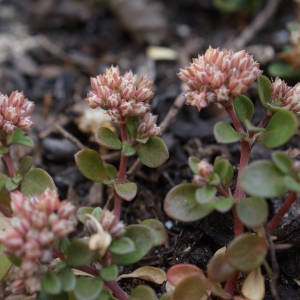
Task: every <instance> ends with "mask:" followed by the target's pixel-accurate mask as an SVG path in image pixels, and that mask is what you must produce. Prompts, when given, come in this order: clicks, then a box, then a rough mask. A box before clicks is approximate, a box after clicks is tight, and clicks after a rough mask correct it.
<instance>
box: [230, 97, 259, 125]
mask: <svg viewBox="0 0 300 300" xmlns="http://www.w3.org/2000/svg"><path fill="white" fill-rule="evenodd" d="M233 105H234V110H235V112H236V115H237V117H238V119H239V120H240V121H241V122H242V123H243V124H245V121H246V120H248V121H251V119H252V116H253V112H254V105H253V102H252V101H251V100H250V99H249V98H248V97H246V96H244V95H238V96H236V97H235V98H234V99H233Z"/></svg>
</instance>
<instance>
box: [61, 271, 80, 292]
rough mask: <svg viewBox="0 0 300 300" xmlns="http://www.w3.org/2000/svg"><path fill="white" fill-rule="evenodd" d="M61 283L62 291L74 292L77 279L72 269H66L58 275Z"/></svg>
mask: <svg viewBox="0 0 300 300" xmlns="http://www.w3.org/2000/svg"><path fill="white" fill-rule="evenodd" d="M57 276H58V279H59V280H60V282H61V286H62V290H63V291H64V292H69V291H73V290H74V288H75V286H76V277H75V275H74V274H73V272H72V270H71V269H70V268H64V269H62V270H61V271H59V272H58V274H57Z"/></svg>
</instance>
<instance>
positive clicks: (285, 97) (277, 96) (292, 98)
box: [271, 77, 300, 116]
mask: <svg viewBox="0 0 300 300" xmlns="http://www.w3.org/2000/svg"><path fill="white" fill-rule="evenodd" d="M271 91H272V99H271V104H272V105H274V106H278V107H288V108H289V110H290V111H292V112H293V113H295V114H296V115H298V116H299V115H300V84H299V83H297V84H296V85H295V86H293V87H290V86H288V85H287V84H286V83H285V82H284V81H283V80H281V79H280V78H278V77H276V78H275V81H274V82H273V83H272V84H271Z"/></svg>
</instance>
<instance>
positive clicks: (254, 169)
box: [239, 160, 286, 198]
mask: <svg viewBox="0 0 300 300" xmlns="http://www.w3.org/2000/svg"><path fill="white" fill-rule="evenodd" d="M283 178H284V174H283V173H282V172H281V171H280V170H279V169H278V168H277V167H276V165H275V164H274V163H272V162H270V161H267V160H261V161H256V162H254V163H251V164H250V165H249V166H247V167H246V168H245V169H244V171H243V172H242V174H241V178H240V181H239V184H240V185H241V187H242V188H243V190H244V191H245V192H246V193H248V194H250V195H253V196H258V197H264V198H272V197H279V196H282V195H283V194H284V193H285V191H286V187H285V184H284V182H283Z"/></svg>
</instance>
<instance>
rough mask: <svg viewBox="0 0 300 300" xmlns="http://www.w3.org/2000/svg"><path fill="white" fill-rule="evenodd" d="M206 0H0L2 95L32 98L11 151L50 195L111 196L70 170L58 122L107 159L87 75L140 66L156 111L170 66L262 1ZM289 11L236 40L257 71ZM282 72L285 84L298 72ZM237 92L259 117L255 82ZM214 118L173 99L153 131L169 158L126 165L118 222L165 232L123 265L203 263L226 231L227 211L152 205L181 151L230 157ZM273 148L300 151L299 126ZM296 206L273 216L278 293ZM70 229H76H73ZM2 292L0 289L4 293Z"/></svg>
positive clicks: (291, 257)
mask: <svg viewBox="0 0 300 300" xmlns="http://www.w3.org/2000/svg"><path fill="white" fill-rule="evenodd" d="M212 2H213V1H209V0H185V1H183V0H181V1H180V0H173V1H167V0H157V1H155V2H154V1H146V0H140V1H134V0H131V1H126V0H125V1H124V0H123V1H120V0H111V1H109V0H107V1H105V0H94V1H93V0H90V1H88V0H86V1H79V0H61V1H58V0H39V1H34V0H23V1H18V0H0V63H1V67H0V91H1V92H2V93H4V94H6V93H7V94H10V93H11V92H12V91H14V90H16V89H18V90H19V91H24V93H25V95H26V97H27V98H28V99H29V100H31V101H34V102H35V105H36V108H35V110H34V112H33V116H32V120H33V121H34V123H35V127H34V128H33V129H32V130H31V131H30V132H29V136H31V137H32V138H33V140H34V142H35V148H34V149H33V150H32V149H29V148H28V149H27V148H26V149H25V150H24V147H15V148H14V149H13V150H14V151H13V154H14V157H15V159H16V160H19V159H20V158H21V157H23V156H24V155H25V154H30V155H32V156H33V158H34V166H36V167H40V168H43V169H45V170H46V171H47V172H48V173H49V174H50V175H51V176H52V177H53V178H54V181H55V184H56V186H57V187H58V190H59V194H60V197H61V199H69V200H71V201H72V202H73V203H75V204H76V205H77V206H78V207H79V206H101V207H103V206H104V205H108V206H110V203H107V202H108V200H109V199H111V196H112V195H111V191H110V190H108V189H105V187H104V186H102V185H101V184H99V183H94V184H93V183H92V182H91V181H89V180H87V179H85V178H84V177H83V176H82V175H81V174H80V172H79V171H78V170H77V168H76V166H75V162H74V154H75V153H76V152H77V151H78V150H79V148H78V147H77V145H74V143H72V142H71V141H70V140H69V139H68V138H67V137H66V135H64V132H62V130H60V129H59V128H63V129H64V130H66V131H67V132H69V133H71V134H72V135H73V136H75V137H76V138H77V139H78V140H79V141H80V142H81V143H82V144H84V145H85V146H87V147H89V148H92V149H95V150H99V151H100V152H101V153H102V154H104V155H105V157H106V158H107V160H106V161H109V162H110V163H113V164H115V165H116V166H118V159H119V158H118V155H117V156H116V155H113V153H112V152H107V151H106V150H105V149H102V148H101V149H99V146H98V145H97V144H96V143H95V142H94V141H93V138H92V136H93V133H94V131H95V129H96V128H97V127H98V126H99V125H100V123H101V118H104V117H103V116H101V115H99V114H98V115H97V117H94V116H91V115H88V114H89V112H90V114H91V109H90V108H88V107H87V106H86V105H85V104H84V99H85V97H86V94H87V92H88V90H89V89H90V82H89V78H90V77H91V76H96V75H97V74H99V73H103V72H104V71H105V68H107V67H110V66H111V65H119V67H120V69H121V72H122V73H123V72H125V71H127V70H129V69H131V70H133V72H134V73H139V74H141V75H143V74H145V73H147V74H148V76H149V77H150V78H151V79H152V80H154V82H155V97H154V98H153V100H152V103H151V104H152V112H153V113H154V114H158V115H159V119H158V121H159V122H160V121H162V120H163V119H164V117H165V116H166V114H167V112H168V110H169V109H170V107H171V105H172V103H173V102H174V100H175V98H176V97H177V96H178V95H179V94H180V93H183V92H182V89H181V83H180V80H179V79H178V78H177V76H176V73H177V72H178V70H179V68H180V67H184V66H187V65H188V62H189V61H191V58H192V57H197V55H198V53H200V54H202V53H204V52H205V50H206V49H207V48H208V47H209V45H211V46H212V47H222V46H223V45H230V43H231V42H232V41H233V40H234V38H236V37H237V36H238V35H239V34H241V33H242V32H243V31H244V30H245V28H246V27H247V26H248V25H249V24H250V23H251V22H252V21H253V19H254V18H255V16H256V14H257V12H259V11H260V10H261V9H263V7H264V5H265V4H266V1H258V2H261V5H260V6H258V7H257V8H256V9H254V10H253V11H252V12H249V11H242V12H235V13H225V12H222V11H220V10H218V9H216V7H215V6H214V5H213V3H212ZM253 2H255V1H253ZM299 10H300V8H299V6H297V4H296V3H295V2H292V1H281V2H280V4H279V7H278V8H277V10H276V12H275V14H274V15H273V17H272V18H271V19H270V20H269V21H268V22H266V23H265V24H264V26H263V27H262V28H261V30H260V31H259V32H258V33H257V34H256V35H255V37H254V38H253V39H251V40H250V41H249V42H248V43H247V45H245V46H247V47H248V48H247V49H249V50H251V49H252V51H253V52H250V53H251V54H254V57H255V59H256V60H258V61H262V63H261V69H263V70H264V74H265V75H267V76H268V72H267V68H268V65H270V63H272V62H274V61H277V60H278V58H277V57H276V53H278V52H280V51H282V49H283V47H284V46H285V45H286V44H289V32H288V30H287V29H286V23H287V22H289V21H295V20H296V19H297V17H299V15H297V12H298V13H299ZM155 45H158V46H163V47H167V48H169V49H173V50H175V51H177V52H176V53H177V54H178V56H177V57H176V55H175V57H172V55H173V54H170V55H169V56H168V57H167V58H166V57H162V55H163V54H161V53H158V54H157V53H156V54H157V55H158V56H159V58H157V59H154V58H153V56H152V55H153V54H152V55H151V54H149V49H150V50H151V48H149V47H150V46H155ZM251 46H252V48H251ZM253 46H255V47H256V48H255V47H253ZM152 49H153V48H152ZM247 49H246V50H247ZM238 50H241V49H238ZM286 81H287V83H288V84H289V85H293V84H295V83H296V82H297V79H292V80H291V79H287V80H286ZM248 96H250V97H251V99H253V101H254V103H255V105H256V113H255V116H254V118H255V120H257V122H258V121H259V120H260V118H261V116H262V114H263V109H262V108H261V106H260V105H259V101H258V97H257V92H256V89H255V87H253V88H250V90H249V92H248ZM97 112H98V113H99V111H97ZM219 120H227V121H229V119H228V117H226V115H225V114H224V112H223V111H222V110H221V109H218V108H216V107H210V108H207V109H205V110H203V112H201V113H198V112H197V110H196V109H195V108H193V107H187V106H184V107H183V108H182V109H181V111H180V113H179V114H178V116H177V119H176V121H175V122H174V123H173V124H172V126H171V127H170V128H169V129H168V130H167V132H166V133H165V135H164V136H163V139H164V141H165V143H166V144H167V145H168V148H169V152H170V159H169V160H168V161H167V162H166V163H165V164H164V165H163V166H162V167H160V168H158V169H149V168H146V167H142V168H141V169H139V170H138V171H137V172H135V174H133V175H131V180H134V181H135V182H136V183H137V184H138V194H137V197H136V199H134V200H133V201H132V202H129V203H124V205H123V210H122V219H123V220H124V221H125V223H127V224H135V223H139V222H141V221H143V220H144V219H148V218H157V219H159V220H160V221H162V222H163V223H164V224H165V226H166V228H167V229H168V232H169V240H168V242H167V243H166V245H164V246H162V247H159V248H156V249H154V250H152V251H151V252H150V253H148V255H147V256H146V257H145V258H144V259H142V260H141V261H140V262H139V263H138V264H136V265H134V266H130V267H126V268H124V269H123V270H122V272H124V273H129V272H132V271H133V270H134V269H136V268H137V267H139V266H144V265H151V266H155V267H159V268H162V269H164V270H168V268H170V267H171V266H173V265H175V264H178V263H192V264H195V265H197V266H198V267H200V268H201V269H203V270H205V269H206V265H207V263H208V261H209V259H210V258H211V257H212V255H213V254H214V253H215V251H216V250H217V249H219V248H220V247H222V246H224V245H226V244H228V242H229V241H230V240H231V239H232V238H233V220H232V216H231V214H230V213H227V214H224V215H222V214H219V213H212V214H210V215H209V216H208V217H206V218H204V219H203V220H201V221H198V222H193V223H180V222H176V221H174V220H171V219H170V218H169V217H168V216H167V215H166V214H165V213H164V211H163V201H164V198H165V195H166V194H167V192H168V191H169V190H170V189H171V188H172V187H174V186H175V185H177V184H180V183H186V182H190V181H191V178H192V172H191V171H190V169H189V167H188V164H187V162H188V157H189V156H196V157H198V158H200V159H203V158H205V159H207V160H208V161H209V162H211V163H212V162H213V161H214V159H215V157H216V156H219V155H222V156H223V157H226V158H228V159H229V160H230V162H231V163H232V164H233V165H234V166H235V168H237V167H238V163H239V145H238V144H230V145H219V144H217V143H216V142H215V139H214V136H213V130H212V129H213V125H214V124H215V123H216V122H217V121H219ZM97 122H100V123H97ZM94 123H97V124H96V125H95V124H94ZM57 125H59V126H57ZM281 149H282V150H287V149H290V151H293V153H294V156H293V158H294V159H300V156H299V152H297V149H300V142H299V134H298V133H297V134H296V135H295V136H294V137H293V138H292V139H291V141H290V142H289V143H288V144H287V145H285V146H284V147H282V148H281ZM269 157H270V150H268V149H266V148H264V147H262V146H257V147H255V148H254V149H253V152H252V154H251V161H253V160H256V159H268V158H269ZM134 162H135V158H131V159H130V160H129V167H131V166H132V165H133V163H134ZM2 167H3V166H2ZM233 188H234V187H233ZM280 203H282V199H275V200H274V201H272V202H271V201H269V207H270V218H271V217H272V215H273V214H274V213H275V212H276V210H277V209H278V207H279V206H280ZM299 212H300V211H299V204H297V203H296V204H295V205H294V206H293V208H292V209H291V212H290V213H289V214H288V215H287V216H286V217H285V219H284V220H283V223H284V224H285V226H283V225H280V226H279V228H278V229H277V231H276V235H277V236H278V241H277V242H278V243H285V244H292V247H291V248H289V249H287V250H281V251H280V252H278V262H279V265H280V270H281V272H280V277H279V281H278V295H279V298H280V299H284V300H288V299H300V287H299V285H300V283H299V280H297V278H298V277H299V276H300V255H299V253H300V251H299V248H300V230H299V228H300V227H299V225H298V223H299V222H300V221H299V220H300V219H299ZM78 235H83V233H82V232H81V231H80V228H79V229H78ZM240 280H241V281H242V278H241V279H240ZM119 283H120V285H121V286H122V288H124V290H125V291H126V292H128V293H130V292H131V291H132V289H133V288H134V287H135V286H136V285H137V284H140V283H143V281H141V280H139V279H122V280H121V281H120V282H119ZM145 283H146V284H149V285H150V286H152V287H153V288H154V289H155V291H156V292H157V295H158V296H159V295H161V294H163V293H164V292H165V284H163V285H155V284H153V283H152V284H151V283H149V282H145ZM269 285H270V279H269V278H268V276H266V289H267V291H266V296H265V299H272V297H271V294H270V291H269ZM2 287H3V288H4V287H5V283H2ZM1 295H2V296H1V299H2V298H3V299H4V297H5V296H4V291H1Z"/></svg>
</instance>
